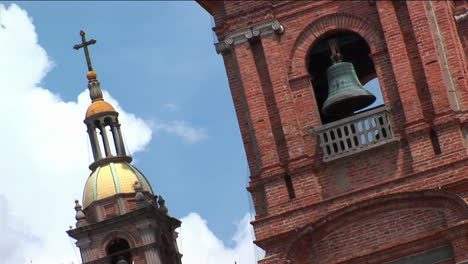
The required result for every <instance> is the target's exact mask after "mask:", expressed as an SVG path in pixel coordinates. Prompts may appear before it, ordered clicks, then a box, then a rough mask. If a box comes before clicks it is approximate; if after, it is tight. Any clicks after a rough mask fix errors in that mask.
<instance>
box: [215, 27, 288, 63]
mask: <svg viewBox="0 0 468 264" xmlns="http://www.w3.org/2000/svg"><path fill="white" fill-rule="evenodd" d="M283 32H284V27H283V25H281V23H280V22H279V21H278V20H277V19H271V20H267V21H264V22H262V23H259V24H256V25H254V26H252V27H251V28H245V29H239V30H236V31H232V32H229V33H227V34H226V37H225V38H224V40H222V41H220V42H218V43H216V44H215V48H216V53H218V54H220V53H224V52H226V51H228V50H230V49H231V48H232V47H234V46H236V45H239V44H242V43H244V42H246V41H249V40H252V39H254V38H258V37H263V36H266V35H270V34H273V33H275V34H277V35H281V34H283Z"/></svg>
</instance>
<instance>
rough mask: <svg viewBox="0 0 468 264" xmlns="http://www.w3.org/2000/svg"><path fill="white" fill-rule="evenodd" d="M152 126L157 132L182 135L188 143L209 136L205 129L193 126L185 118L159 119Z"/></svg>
mask: <svg viewBox="0 0 468 264" xmlns="http://www.w3.org/2000/svg"><path fill="white" fill-rule="evenodd" d="M152 127H153V130H154V131H155V132H159V131H164V132H166V133H169V134H173V135H176V136H180V137H181V138H182V139H183V140H185V141H186V142H188V143H196V142H199V141H202V140H204V139H207V138H208V135H207V134H206V132H205V129H203V128H196V127H192V126H190V125H189V124H188V123H187V122H186V121H184V120H172V121H169V122H163V121H158V122H154V123H153V125H152Z"/></svg>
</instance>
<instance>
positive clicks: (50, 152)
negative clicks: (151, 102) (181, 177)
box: [0, 4, 255, 264]
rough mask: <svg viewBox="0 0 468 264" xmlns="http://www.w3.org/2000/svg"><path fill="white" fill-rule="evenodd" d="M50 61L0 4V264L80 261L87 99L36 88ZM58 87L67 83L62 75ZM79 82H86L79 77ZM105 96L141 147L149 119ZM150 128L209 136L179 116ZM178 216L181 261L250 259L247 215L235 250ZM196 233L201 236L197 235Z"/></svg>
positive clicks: (190, 137) (22, 20)
mask: <svg viewBox="0 0 468 264" xmlns="http://www.w3.org/2000/svg"><path fill="white" fill-rule="evenodd" d="M52 65H53V64H52V62H51V61H50V59H49V58H48V57H47V53H46V51H45V50H44V49H43V48H42V47H41V46H40V45H39V44H38V43H37V35H36V33H35V28H34V25H33V24H32V21H31V19H30V18H28V16H27V13H26V12H25V11H24V10H22V9H21V8H19V7H18V6H17V5H15V4H11V5H9V6H8V7H5V6H4V5H2V4H0V113H1V114H0V124H1V128H0V139H1V141H2V143H1V146H2V148H1V151H0V171H1V176H0V177H1V183H0V259H1V260H2V261H1V262H2V263H19V264H21V263H33V264H59V263H67V264H69V263H79V262H80V259H79V252H78V250H77V248H76V246H75V245H74V241H73V240H72V239H71V238H69V237H68V235H67V234H66V233H65V230H67V229H68V226H69V225H74V223H75V219H74V215H75V211H74V209H73V207H74V200H75V199H76V198H79V199H80V198H81V192H82V190H83V186H84V183H85V181H86V178H87V177H88V175H89V170H88V168H87V167H88V165H89V163H90V162H91V160H90V157H91V155H90V150H89V143H88V142H87V141H88V139H87V135H86V127H85V125H84V124H83V122H82V120H83V119H84V114H85V111H86V108H87V107H88V105H89V103H90V99H89V97H88V91H87V90H84V91H83V92H82V93H81V94H79V95H78V96H77V99H76V101H69V102H65V101H63V100H62V99H60V97H59V96H57V95H55V94H53V93H51V92H50V91H49V90H47V89H44V88H41V87H40V83H41V80H42V78H43V77H44V76H45V75H46V74H47V72H48V71H49V70H50V69H51V68H52ZM83 79H84V78H83ZM64 85H68V84H67V83H66V80H64ZM82 85H83V86H84V87H85V85H86V80H85V79H84V80H83V83H82ZM104 96H105V98H106V100H107V101H109V102H110V103H111V104H113V105H114V107H115V108H116V109H117V110H118V111H119V112H120V116H119V118H120V121H121V123H122V130H123V134H124V137H125V139H126V144H127V146H128V148H129V149H130V150H131V151H132V152H137V151H141V150H143V149H144V148H145V146H146V145H147V144H148V143H149V141H150V140H151V133H152V131H151V126H150V125H149V123H148V122H146V121H144V120H142V119H141V118H139V117H137V116H135V115H133V114H130V113H127V112H125V111H124V110H123V109H121V108H120V107H119V104H118V102H117V101H116V100H114V99H113V98H112V97H111V96H110V95H109V94H108V93H107V92H105V91H104ZM152 126H153V129H154V131H164V132H167V133H171V134H175V135H177V136H180V137H182V138H183V139H184V140H186V141H187V142H191V143H193V142H198V141H200V140H203V139H205V138H206V137H207V135H206V133H205V132H204V130H203V129H200V128H193V127H190V126H189V125H188V124H187V123H186V122H185V121H180V120H176V121H169V122H165V123H164V122H158V123H157V124H156V125H152ZM182 220H183V221H184V224H183V230H182V236H183V241H182V242H183V246H184V247H183V250H184V254H185V255H184V264H200V263H203V264H211V263H216V264H220V263H232V261H231V260H236V261H237V262H238V263H239V264H248V263H254V259H255V258H254V257H253V256H254V255H253V253H252V252H253V251H252V250H253V244H252V242H251V240H252V237H251V235H250V234H251V233H250V229H249V228H250V226H249V225H248V217H246V218H244V219H243V220H242V221H241V222H240V224H239V228H238V232H237V234H236V236H235V237H234V242H235V246H234V247H233V248H228V247H225V246H224V245H223V243H222V242H221V241H220V240H219V239H218V238H216V237H215V235H213V233H212V232H211V231H210V230H209V229H208V227H207V226H206V223H205V222H204V220H202V219H201V218H200V217H199V216H198V215H197V214H194V213H193V214H190V215H189V216H187V217H185V218H183V219H182ZM199 235H200V237H199V238H203V240H199V239H197V237H198V236H199ZM200 241H203V242H204V244H202V243H200ZM200 259H206V261H199V260H200ZM224 260H226V261H224ZM31 261H32V262H31Z"/></svg>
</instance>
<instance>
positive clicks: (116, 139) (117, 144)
mask: <svg viewBox="0 0 468 264" xmlns="http://www.w3.org/2000/svg"><path fill="white" fill-rule="evenodd" d="M117 126H118V123H117V122H115V121H114V122H112V123H111V125H110V127H111V130H112V137H113V138H114V145H115V152H116V155H117V156H123V155H124V154H122V145H121V140H120V135H119V131H118V130H117Z"/></svg>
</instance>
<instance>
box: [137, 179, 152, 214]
mask: <svg viewBox="0 0 468 264" xmlns="http://www.w3.org/2000/svg"><path fill="white" fill-rule="evenodd" d="M133 188H134V189H135V192H136V193H135V200H136V203H137V208H138V209H140V208H143V207H147V206H148V205H149V203H148V200H147V199H146V197H145V195H144V194H143V193H142V191H143V188H142V187H141V183H140V182H139V181H135V183H134V184H133Z"/></svg>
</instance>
